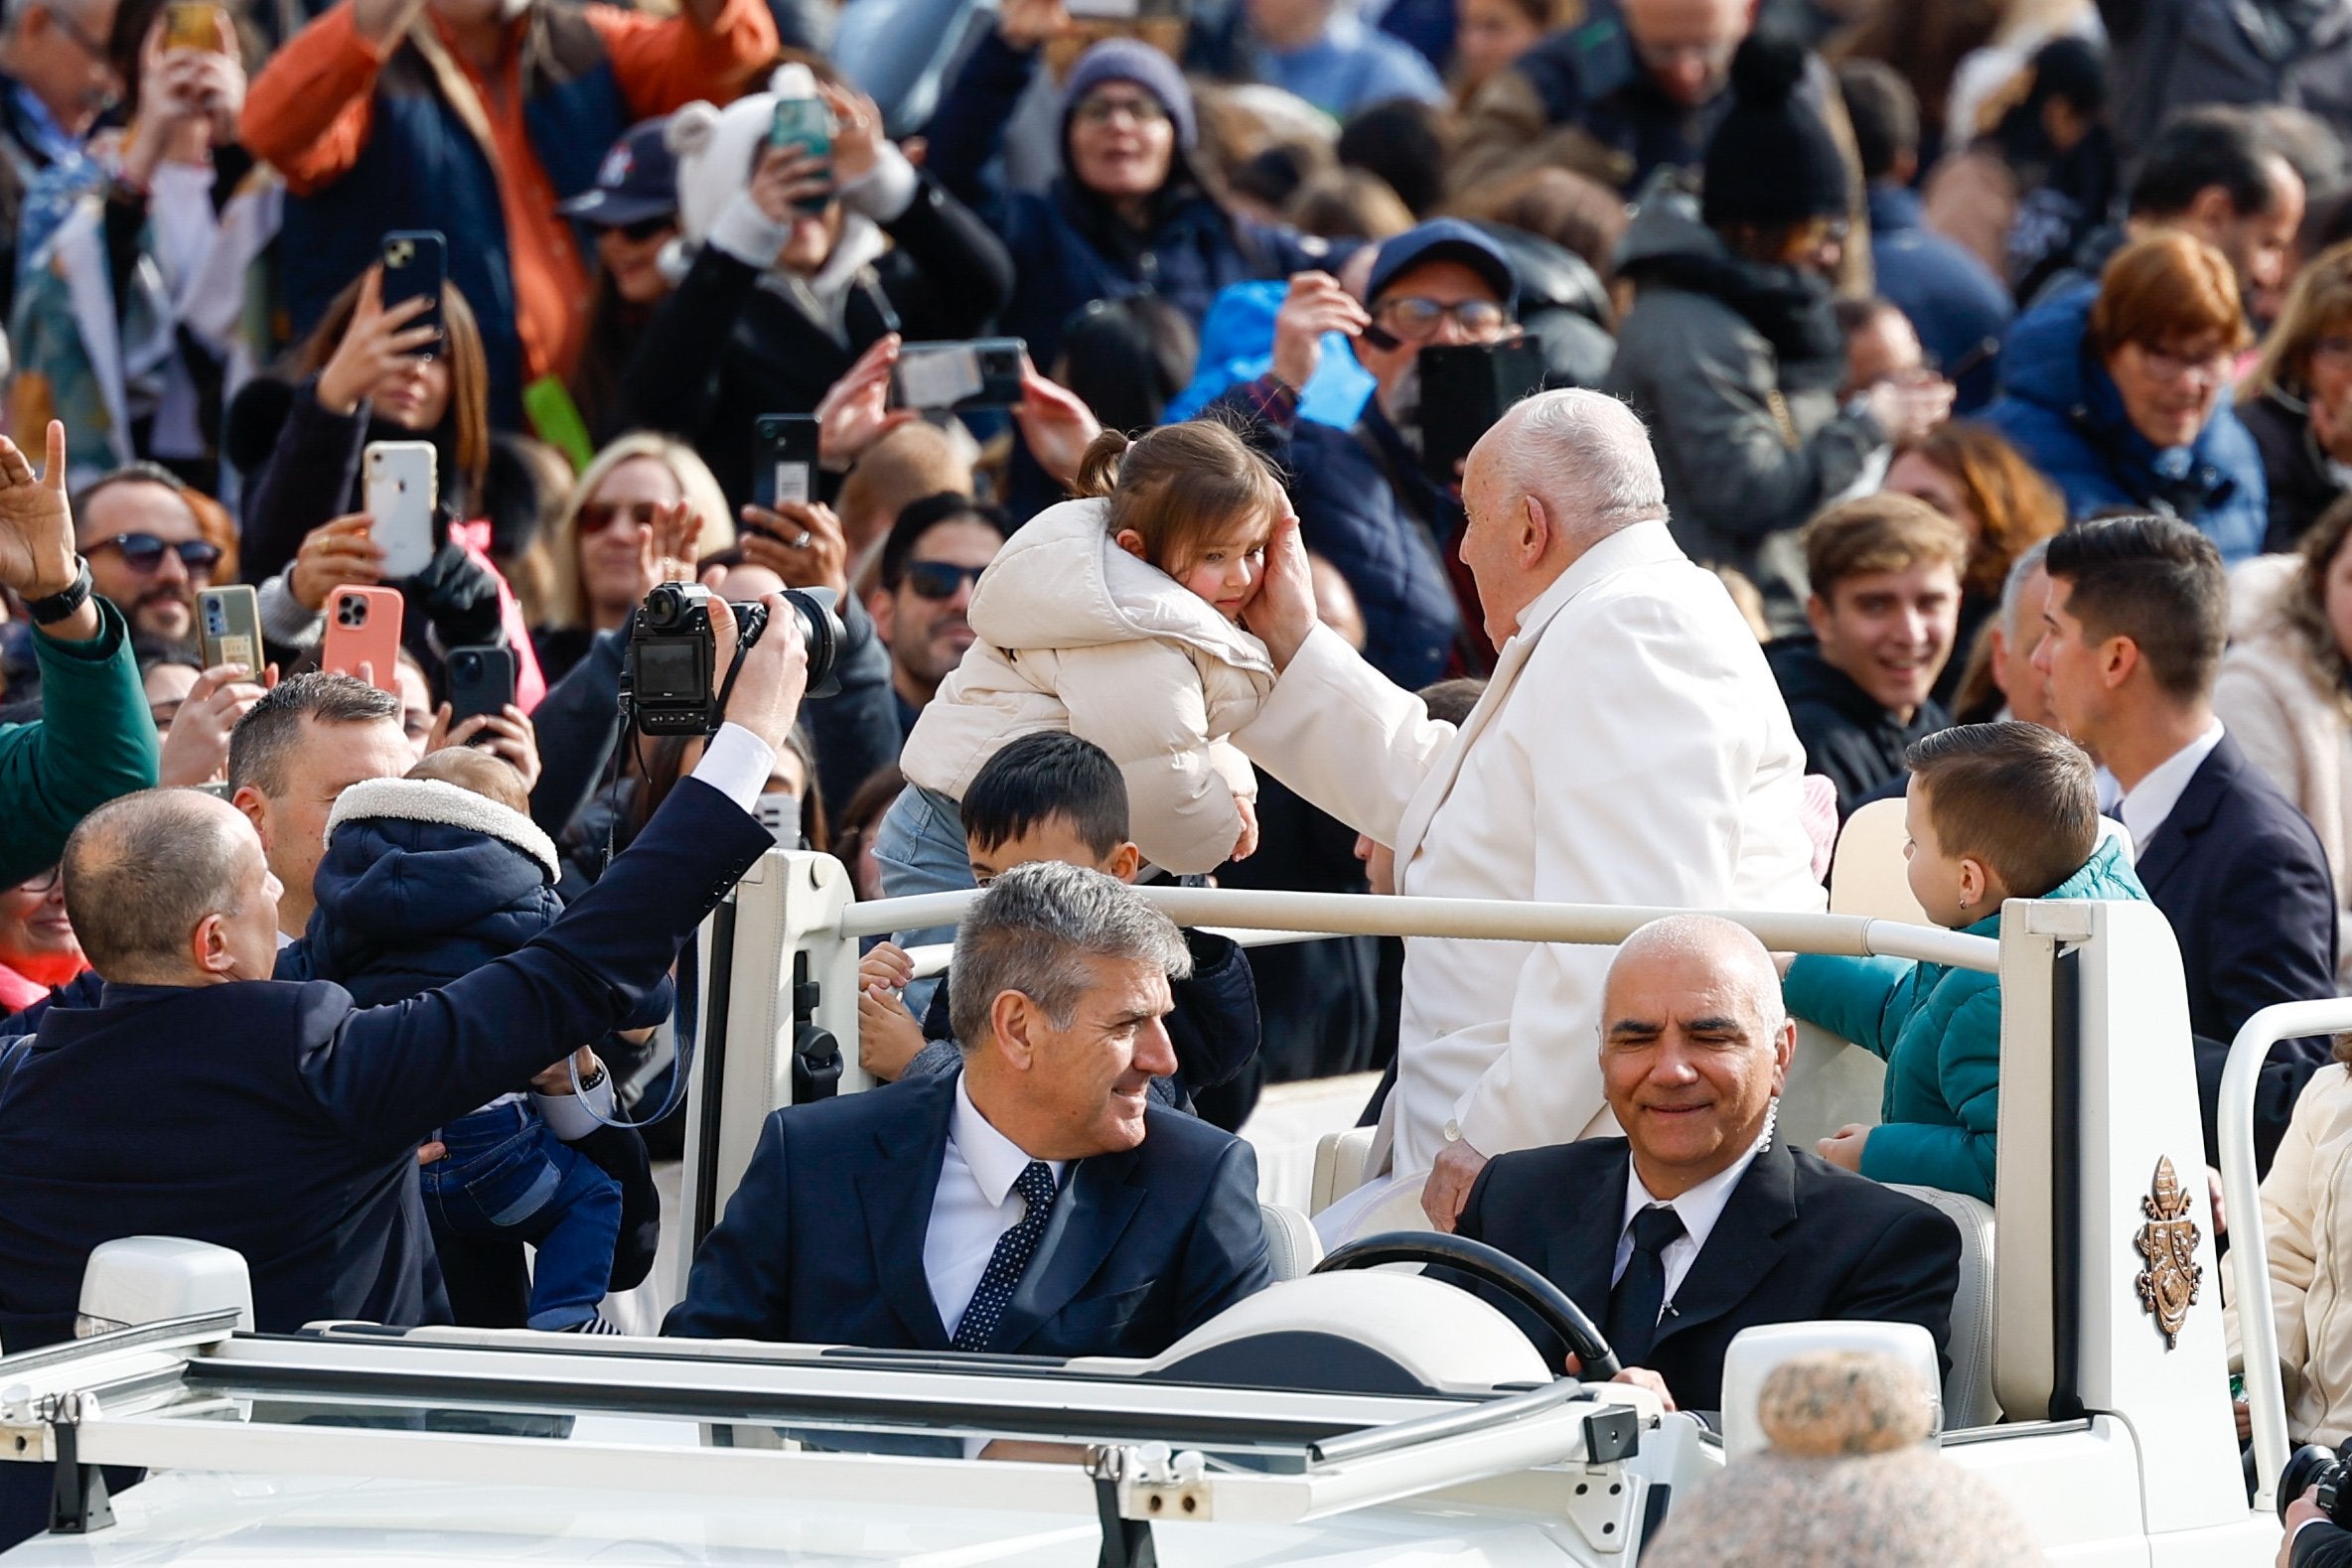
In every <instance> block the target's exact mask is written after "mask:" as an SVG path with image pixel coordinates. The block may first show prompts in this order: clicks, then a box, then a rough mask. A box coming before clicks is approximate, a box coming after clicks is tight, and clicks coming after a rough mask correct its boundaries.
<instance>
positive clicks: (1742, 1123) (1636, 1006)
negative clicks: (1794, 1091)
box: [1601, 947, 1797, 1198]
mask: <svg viewBox="0 0 2352 1568" xmlns="http://www.w3.org/2000/svg"><path fill="white" fill-rule="evenodd" d="M1761 961H1762V960H1761V958H1760V957H1759V959H1758V962H1761ZM1763 973H1764V975H1766V976H1769V975H1770V973H1771V970H1770V968H1769V966H1766V967H1765V968H1764V970H1763ZM1758 984H1759V982H1758V979H1757V977H1756V976H1755V975H1753V974H1751V973H1749V972H1748V969H1747V968H1746V967H1742V966H1740V965H1737V964H1734V963H1730V962H1726V961H1725V960H1724V959H1723V957H1722V956H1720V955H1718V954H1715V953H1711V952H1708V951H1706V950H1704V949H1703V948H1701V949H1686V948H1676V947H1667V948H1658V949H1653V950H1648V951H1644V952H1641V953H1638V954H1635V953H1629V954H1627V955H1625V956H1623V957H1621V958H1620V959H1619V960H1618V962H1617V964H1616V965H1615V967H1613V968H1612V969H1611V970H1610V971H1609V984H1608V991H1607V994H1606V995H1605V996H1604V997H1603V998H1602V1003H1601V1080H1602V1086H1603V1088H1604V1090H1605V1092H1606V1093H1607V1095H1608V1100H1609V1109H1610V1110H1611V1111H1613V1112H1615V1113H1616V1117H1617V1124H1618V1126H1620V1127H1622V1128H1623V1129H1624V1130H1625V1136H1626V1138H1627V1139H1628V1140H1629V1141H1630V1142H1631V1143H1632V1145H1633V1152H1634V1158H1635V1160H1636V1161H1637V1162H1638V1164H1639V1165H1640V1168H1641V1173H1642V1180H1643V1182H1644V1183H1645V1185H1647V1186H1648V1187H1649V1188H1650V1191H1651V1192H1652V1193H1653V1194H1654V1195H1656V1196H1657V1197H1660V1198H1671V1197H1674V1196H1677V1195H1679V1194H1681V1193H1684V1192H1688V1191H1689V1190H1690V1189H1691V1188H1692V1187H1694V1186H1696V1185H1697V1184H1698V1183H1700V1182H1703V1181H1705V1180H1706V1179H1707V1178H1708V1177H1710V1176H1713V1175H1715V1174H1716V1173H1717V1172H1720V1171H1723V1170H1725V1169H1727V1168H1729V1167H1730V1165H1731V1164H1732V1163H1733V1162H1734V1161H1736V1160H1737V1159H1738V1158H1739V1157H1740V1156H1741V1155H1743V1154H1745V1153H1746V1152H1747V1151H1748V1149H1749V1147H1750V1146H1751V1145H1753V1144H1754V1143H1755V1141H1756V1139H1757V1138H1758V1137H1759V1136H1760V1135H1761V1134H1762V1133H1763V1130H1764V1121H1765V1118H1766V1116H1768V1115H1769V1114H1770V1112H1771V1108H1772V1098H1773V1096H1774V1095H1776V1094H1778V1093H1779V1092H1780V1090H1781V1086H1782V1084H1783V1082H1784V1081H1785V1080H1786V1077H1787V1073H1788V1067H1789V1060H1790V1058H1791V1057H1792V1056H1793V1055H1794V1053H1795V1051H1796V1040H1797V1035H1796V1029H1795V1026H1794V1025H1791V1024H1788V1023H1785V1022H1784V1023H1782V1024H1780V1025H1779V1026H1778V1027H1777V1028H1776V1027H1775V1026H1774V1024H1773V1021H1772V1019H1771V1017H1770V1016H1768V1015H1767V1013H1766V1011H1765V1006H1766V1005H1767V1004H1766V999H1764V998H1761V997H1759V996H1758V995H1757V990H1758Z"/></svg>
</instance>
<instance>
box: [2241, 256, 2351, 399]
mask: <svg viewBox="0 0 2352 1568" xmlns="http://www.w3.org/2000/svg"><path fill="white" fill-rule="evenodd" d="M2347 330H2352V241H2346V242H2345V243H2343V244H2340V245H2331V246H2330V247H2328V248H2327V249H2326V250H2323V251H2321V252H2320V253H2319V254H2318V255H2317V256H2314V257H2313V258H2312V259H2311V261H2310V263H2309V264H2308V265H2307V266H2305V267H2304V268H2303V270H2302V271H2301V272H2300V273H2298V274H2296V276H2295V280H2294V287H2292V288H2290V289H2288V290H2287V291H2286V303H2285V304H2284V305H2283V306H2281V307H2280V308H2279V311H2278V322H2277V323H2276V324H2275V325H2274V326H2273V327H2272V328H2271V336H2270V337H2269V338H2268V339H2266V340H2264V343H2263V352H2262V356H2261V357H2260V358H2258V359H2257V360H2255V363H2254V368H2253V370H2251V371H2250V372H2248V374H2247V376H2246V379H2245V380H2244V381H2243V382H2241V383H2240V384H2239V387H2238V401H2240V402H2242V403H2251V402H2253V401H2254V400H2255V399H2256V398H2258V397H2260V396H2262V395H2263V394H2264V393H2265V392H2283V393H2285V394H2286V395H2287V396H2289V397H2296V398H2300V397H2305V396H2308V395H2309V393H2310V388H2311V350H2312V348H2313V347H2314V346H2315V345H2316V344H2317V343H2318V342H2319V340H2320V339H2321V338H2324V337H2327V336H2329V335H2330V334H2334V333H2341V332H2345V331H2347Z"/></svg>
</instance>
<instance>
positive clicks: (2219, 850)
mask: <svg viewBox="0 0 2352 1568" xmlns="http://www.w3.org/2000/svg"><path fill="white" fill-rule="evenodd" d="M2048 566H2049V572H2050V597H2049V600H2048V602H2047V603H2046V605H2045V606H2044V608H2043V611H2042V620H2043V627H2044V635H2043V637H2042V641H2041V644H2040V646H2038V647H2037V648H2035V650H2034V655H2033V662H2034V667H2035V668H2037V669H2039V670H2040V671H2041V672H2042V675H2043V678H2044V680H2045V681H2046V682H2047V684H2048V696H2049V703H2050V711H2051V714H2052V716H2053V718H2054V720H2055V722H2056V723H2057V724H2058V725H2059V726H2060V727H2061V728H2063V729H2064V730H2065V731H2066V732H2067V733H2068V734H2069V735H2071V736H2073V737H2074V738H2075V739H2076V740H2077V741H2080V742H2081V743H2082V744H2083V746H2084V747H2085V748H2087V749H2088V750H2089V751H2090V753H2091V755H2092V756H2094V757H2096V758H2098V759H2099V761H2100V762H2102V763H2104V764H2105V765H2106V766H2107V767H2108V769H2109V770H2110V771H2111V772H2113V773H2114V775H2115V776H2116V780H2117V782H2118V783H2120V784H2122V785H2123V786H2124V801H2123V804H2122V806H2121V807H2120V808H2119V811H2120V814H2121V815H2122V817H2123V820H2124V826H2125V827H2127V828H2128V829H2130V830H2131V837H2132V841H2133V843H2134V844H2135V845H2136V846H2137V850H2138V856H2137V861H2138V863H2137V870H2138V872H2139V880H2140V882H2141V883H2142V884H2143V885H2144V886H2145V887H2146V888H2147V891H2148V897H2149V898H2151V899H2153V900H2154V901H2155V904H2156V908H2158V909H2160V910H2162V911H2163V912H2164V918H2165V919H2166V920H2167V921H2169V922H2171V923H2172V932H2173V935H2174V936H2175V937H2177V938H2178V939H2179V942H2180V956H2181V962H2182V964H2183V966H2184V968H2185V969H2186V971H2187V978H2188V999H2189V1028H2190V1029H2191V1030H2192V1031H2193V1032H2194V1034H2195V1036H2196V1042H2195V1048H2196V1053H2197V1083H2198V1099H2199V1100H2200V1102H2201V1104H2202V1108H2203V1111H2204V1115H2205V1148H2206V1158H2207V1159H2208V1160H2216V1159H2218V1149H2219V1144H2218V1140H2217V1138H2216V1136H2215V1128H2214V1110H2215V1105H2216V1101H2217V1098H2218V1095H2219V1092H2220V1088H2221V1070H2222V1066H2223V1064H2224V1062H2225V1061H2226V1060H2227V1058H2228V1055H2229V1043H2230V1041H2231V1040H2232V1038H2234V1037H2235V1036H2236V1035H2237V1033H2238V1030H2239V1028H2240V1027H2241V1026H2243V1025H2244V1024H2245V1022H2246V1020H2247V1019H2249V1018H2251V1017H2253V1016H2254V1014H2255V1013H2256V1012H2258V1011H2260V1010H2261V1009H2263V1008H2265V1007H2268V1006H2270V1005H2271V1004H2272V1003H2274V1002H2306V1001H2313V1000H2316V999H2318V998H2320V997H2328V996H2333V995H2335V994H2336V901H2335V884H2334V880H2333V878H2332V877H2331V876H2330V875H2329V872H2328V866H2327V854H2326V851H2324V850H2323V849H2322V848H2321V847H2320V844H2319V835H2318V834H2317V833H2316V832H2315V831H2313V829H2312V827H2311V824H2310V823H2309V822H2308V821H2306V820H2305V819H2304V817H2303V814H2302V812H2301V811H2299V810H2297V809H2296V808H2295V805H2294V802H2293V801H2291V800H2289V799H2287V798H2286V796H2285V795H2283V794H2281V793H2280V792H2279V791H2278V787H2277V786H2276V785H2274V784H2272V783H2271V782H2270V781H2269V780H2268V779H2266V778H2264V777H2263V775H2262V772H2261V770H2259V769H2257V768H2256V767H2254V765H2253V764H2251V763H2250V762H2248V761H2247V758H2246V754H2245V753H2244V752H2242V751H2240V750H2239V749H2238V746H2237V743H2236V742H2234V741H2232V740H2231V739H2230V738H2229V736H2228V735H2227V734H2226V733H2225V732H2224V731H2223V729H2222V725H2221V721H2220V720H2219V719H2217V718H2215V717H2214V713H2213V700H2212V699H2213V680H2214V676H2215V674H2216V673H2217V672H2218V670H2219V669H2220V667H2221V654H2222V645H2223V643H2224V642H2225V641H2227V640H2228V635H2229V579H2228V578H2227V576H2226V575H2225V574H2224V573H2223V570H2222V564H2221V555H2220V552H2219V551H2217V550H2216V549H2215V548H2214V547H2213V542H2212V541H2211V540H2209V539H2207V538H2206V537H2205V536H2204V535H2203V534H2201V533H2199V532H2198V531H2197V530H2196V529H2194V528H2192V527H2190V526H2188V525H2187V524H2186V523H2182V522H2175V521H2172V520H2170V519H2168V518H2162V517H2119V518H2113V519H2110V520H2108V521H2105V522H2096V523H2090V524H2086V525H2085V526H2083V527H2079V528H2071V529H2069V530H2067V531H2066V532H2064V533H2062V534H2059V535H2058V536H2057V537H2056V538H2054V539H2052V540H2051V541H2050V552H2049V556H2048ZM2328 1050H2329V1042H2328V1041H2326V1040H2324V1039H2310V1040H2291V1041H2282V1042H2280V1043H2279V1045H2278V1047H2277V1049H2275V1050H2274V1051H2273V1052H2272V1053H2271V1059H2270V1061H2269V1062H2268V1063H2266V1064H2265V1066H2264V1068H2263V1074H2262V1082H2261V1087H2260V1089H2259V1091H2258V1093H2257V1097H2256V1101H2255V1147H2256V1155H2257V1160H2258V1162H2259V1163H2260V1165H2261V1166H2262V1167H2263V1168H2264V1169H2266V1170H2267V1169H2269V1167H2270V1163H2271V1154H2272V1151H2273V1150H2275V1149H2277V1148H2278V1140H2279V1138H2280V1137H2281V1136H2283V1135H2284V1133H2285V1131H2286V1123H2287V1118H2288V1117H2289V1116H2290V1115H2291V1114H2292V1112H2293V1110H2294V1101H2295V1096H2296V1095H2298V1094H2299V1093H2301V1092H2302V1087H2303V1084H2304V1083H2305V1082H2306V1081H2308V1080H2309V1078H2310V1076H2311V1074H2312V1073H2313V1072H2315V1071H2317V1070H2318V1069H2319V1068H2320V1067H2321V1066H2322V1065H2323V1064H2324V1063H2325V1062H2326V1061H2327V1059H2328Z"/></svg>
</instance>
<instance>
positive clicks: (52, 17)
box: [44, 7, 113, 66]
mask: <svg viewBox="0 0 2352 1568" xmlns="http://www.w3.org/2000/svg"><path fill="white" fill-rule="evenodd" d="M44 10H45V11H46V10H47V8H46V7H45V8H44ZM47 15H48V17H49V25H50V26H51V27H54V28H56V29H57V30H58V31H59V32H61V33H63V34H65V35H66V36H67V37H68V38H70V39H72V40H73V41H74V48H76V49H78V50H80V51H81V52H82V53H83V54H84V55H87V56H88V57H89V58H90V59H92V60H94V61H96V62H98V63H99V64H100V65H103V66H111V65H112V64H113V60H112V57H111V56H109V55H108V54H107V52H106V41H105V40H104V39H102V38H95V37H92V36H91V35H90V34H89V33H88V32H87V31H85V30H84V29H83V28H82V26H81V24H80V23H78V22H76V21H74V19H73V18H72V17H70V16H68V15H66V13H65V12H64V11H63V10H57V11H47Z"/></svg>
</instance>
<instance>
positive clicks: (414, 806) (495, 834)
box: [327, 779, 563, 881]
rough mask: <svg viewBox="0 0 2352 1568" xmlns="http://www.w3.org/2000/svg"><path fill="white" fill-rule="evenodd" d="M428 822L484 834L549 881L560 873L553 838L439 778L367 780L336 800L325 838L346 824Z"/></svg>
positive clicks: (493, 802) (513, 813)
mask: <svg viewBox="0 0 2352 1568" xmlns="http://www.w3.org/2000/svg"><path fill="white" fill-rule="evenodd" d="M385 820H388V821H395V822H433V823H438V824H439V825H441V826H443V827H454V828H460V829H463V830H465V831H468V832H474V833H482V834H486V835H487V836H489V837H491V838H495V839H498V840H500V841H501V842H502V843H507V844H511V845H513V846H514V847H515V848H516V849H518V850H520V851H521V852H522V853H524V854H526V855H528V856H530V858H531V859H533V860H535V861H537V862H538V863H539V865H540V867H541V869H543V870H544V871H545V872H546V873H547V876H548V879H549V880H550V881H552V880H555V879H556V878H559V877H561V876H562V875H563V867H562V864H561V862H559V861H558V860H557V859H556V856H555V840H553V839H551V838H549V837H548V836H547V835H546V833H544V832H543V831H541V830H540V828H539V825H538V824H537V823H536V822H533V821H532V820H531V819H530V818H529V817H527V816H524V815H523V814H522V813H521V812H519V811H516V810H514V809H512V808H511V807H508V806H503V805H501V804H499V803H498V802H497V801H496V800H493V799H491V798H490V797H489V796H487V795H479V794H476V793H475V792H474V791H473V790H471V789H461V788H459V787H458V786H457V785H456V784H445V783H443V782H442V781H441V780H438V779H368V780H366V781H363V782H362V783H360V784H353V785H352V786H351V787H350V788H348V789H346V790H344V791H343V793H342V794H340V795H337V796H336V797H335V809H334V810H332V811H330V812H329V813H328V814H327V836H328V837H329V838H333V837H334V836H335V830H336V829H337V828H338V827H341V826H342V825H343V824H344V823H346V822H360V821H385Z"/></svg>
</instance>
